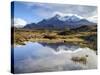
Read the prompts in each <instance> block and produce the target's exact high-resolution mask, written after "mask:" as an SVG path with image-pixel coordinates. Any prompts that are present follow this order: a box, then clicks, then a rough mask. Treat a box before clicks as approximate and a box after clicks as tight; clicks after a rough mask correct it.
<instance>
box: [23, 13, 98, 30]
mask: <svg viewBox="0 0 100 75" xmlns="http://www.w3.org/2000/svg"><path fill="white" fill-rule="evenodd" d="M84 25H96V23H93V22H90V21H88V20H87V19H84V18H82V17H80V16H77V15H66V16H61V15H59V14H56V15H54V16H53V17H50V18H48V19H43V20H42V21H40V22H38V23H37V24H35V23H32V24H28V25H26V26H25V27H24V28H35V29H36V28H38V29H65V28H69V29H72V28H77V27H81V26H84Z"/></svg>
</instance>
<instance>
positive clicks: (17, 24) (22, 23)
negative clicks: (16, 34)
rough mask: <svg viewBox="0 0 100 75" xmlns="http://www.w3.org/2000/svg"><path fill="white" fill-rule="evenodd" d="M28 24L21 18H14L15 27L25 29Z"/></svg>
mask: <svg viewBox="0 0 100 75" xmlns="http://www.w3.org/2000/svg"><path fill="white" fill-rule="evenodd" d="M26 24H27V22H26V21H25V20H23V19H21V18H14V26H15V27H24V26H25V25H26Z"/></svg>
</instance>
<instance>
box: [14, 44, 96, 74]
mask: <svg viewBox="0 0 100 75" xmlns="http://www.w3.org/2000/svg"><path fill="white" fill-rule="evenodd" d="M85 55H88V56H89V57H88V62H87V64H85V65H84V64H80V63H74V62H73V61H72V60H71V58H72V57H73V56H85ZM95 68H97V55H96V53H95V52H94V51H93V50H91V49H89V48H80V47H78V46H74V45H69V44H45V43H37V42H34V43H32V42H28V43H26V45H23V46H16V47H15V48H14V71H15V73H26V72H46V71H63V70H81V69H95Z"/></svg>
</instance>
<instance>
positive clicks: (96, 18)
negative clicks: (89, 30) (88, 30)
mask: <svg viewBox="0 0 100 75" xmlns="http://www.w3.org/2000/svg"><path fill="white" fill-rule="evenodd" d="M87 19H88V20H89V21H92V22H94V23H97V21H98V16H97V15H95V16H92V17H88V18H87Z"/></svg>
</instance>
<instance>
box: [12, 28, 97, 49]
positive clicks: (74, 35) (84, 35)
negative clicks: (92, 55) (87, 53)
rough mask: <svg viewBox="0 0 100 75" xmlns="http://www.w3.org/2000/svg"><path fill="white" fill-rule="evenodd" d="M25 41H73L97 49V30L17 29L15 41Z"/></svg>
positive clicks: (18, 42) (19, 42)
mask: <svg viewBox="0 0 100 75" xmlns="http://www.w3.org/2000/svg"><path fill="white" fill-rule="evenodd" d="M25 41H32V42H44V43H72V44H75V45H80V46H81V47H89V48H91V49H93V50H97V32H96V31H85V32H84V31H83V32H78V31H77V32H75V31H73V30H71V31H66V30H63V31H61V30H28V29H27V30H25V29H15V31H14V43H15V44H24V42H25Z"/></svg>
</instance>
